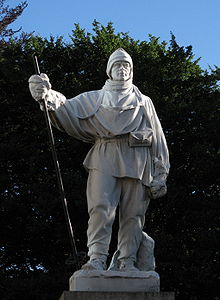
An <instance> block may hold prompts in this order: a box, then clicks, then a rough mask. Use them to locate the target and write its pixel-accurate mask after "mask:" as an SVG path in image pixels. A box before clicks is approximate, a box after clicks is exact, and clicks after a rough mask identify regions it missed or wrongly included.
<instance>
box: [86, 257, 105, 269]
mask: <svg viewBox="0 0 220 300" xmlns="http://www.w3.org/2000/svg"><path fill="white" fill-rule="evenodd" d="M106 259H107V257H106V256H105V255H99V256H95V257H90V260H89V261H87V263H86V264H84V265H83V266H82V268H81V269H82V270H86V271H94V270H97V271H104V270H106Z"/></svg>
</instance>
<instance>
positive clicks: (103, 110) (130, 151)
mask: <svg viewBox="0 0 220 300" xmlns="http://www.w3.org/2000/svg"><path fill="white" fill-rule="evenodd" d="M106 72H107V76H108V79H107V80H106V82H105V84H104V86H103V88H102V89H100V90H94V91H89V92H84V93H82V94H80V95H78V96H76V97H73V98H72V99H66V98H65V96H64V95H63V94H61V93H59V92H57V91H54V90H52V89H51V84H50V82H49V78H48V76H47V75H46V74H41V75H40V76H39V75H32V76H31V77H30V79H29V88H30V92H31V94H32V97H33V98H34V99H35V100H37V101H39V100H41V99H42V98H45V99H46V103H47V107H48V110H49V114H50V119H51V122H52V124H53V125H54V126H55V127H57V128H58V129H60V130H61V131H64V132H66V133H67V134H69V135H71V136H73V137H74V138H76V139H79V140H81V141H84V142H89V143H93V146H92V148H91V149H90V151H89V152H88V154H87V156H86V158H85V160H84V166H85V168H86V169H87V170H88V172H89V175H88V182H87V202H88V213H89V222H88V231H87V237H88V256H89V261H88V262H87V263H86V264H85V265H84V266H83V267H82V269H84V270H100V271H102V270H105V269H106V260H107V256H108V251H109V243H110V239H111V232H112V224H113V222H114V219H115V212H116V208H117V206H118V205H119V231H118V245H117V250H116V252H115V254H114V256H113V258H112V262H111V264H110V267H109V270H114V271H121V272H123V271H129V272H130V271H131V272H132V271H135V272H137V271H139V270H140V271H149V270H154V255H153V248H154V241H153V239H152V238H151V237H149V236H148V235H147V234H146V233H144V232H143V231H142V230H143V226H144V221H145V212H146V210H147V207H148V205H149V202H150V199H156V198H159V197H162V196H163V195H165V194H166V190H167V189H166V179H167V175H168V172H169V154H168V149H167V144H166V140H165V137H164V133H163V130H162V128H161V124H160V121H159V119H158V117H157V114H156V111H155V108H154V105H153V103H152V101H151V99H150V98H149V97H147V96H145V95H143V94H142V93H141V92H140V91H139V89H138V88H137V87H136V86H135V85H134V84H133V83H132V82H133V62H132V58H131V56H130V55H129V54H128V53H127V52H126V51H125V50H124V49H122V48H119V49H117V50H116V51H114V52H113V53H112V54H111V56H110V57H109V60H108V63H107V69H106ZM39 103H40V101H39Z"/></svg>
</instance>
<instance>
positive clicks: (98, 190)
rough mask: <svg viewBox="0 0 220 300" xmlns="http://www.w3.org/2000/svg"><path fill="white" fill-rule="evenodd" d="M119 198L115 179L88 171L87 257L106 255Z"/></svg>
mask: <svg viewBox="0 0 220 300" xmlns="http://www.w3.org/2000/svg"><path fill="white" fill-rule="evenodd" d="M119 198H120V186H119V184H118V182H117V179H116V178H115V177H112V176H109V175H107V174H103V173H101V172H99V171H97V170H90V171H89V177H88V182H87V201H88V213H89V222H88V230H87V237H88V248H89V253H88V255H89V256H90V258H94V257H95V256H96V255H108V250H109V244H110V239H111V233H112V224H113V222H114V219H115V211H116V207H117V205H118V202H119Z"/></svg>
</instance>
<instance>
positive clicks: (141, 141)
mask: <svg viewBox="0 0 220 300" xmlns="http://www.w3.org/2000/svg"><path fill="white" fill-rule="evenodd" d="M152 137H153V130H152V129H151V128H149V129H145V130H140V131H133V132H130V134H129V142H128V143H129V146H130V147H150V146H151V144H152Z"/></svg>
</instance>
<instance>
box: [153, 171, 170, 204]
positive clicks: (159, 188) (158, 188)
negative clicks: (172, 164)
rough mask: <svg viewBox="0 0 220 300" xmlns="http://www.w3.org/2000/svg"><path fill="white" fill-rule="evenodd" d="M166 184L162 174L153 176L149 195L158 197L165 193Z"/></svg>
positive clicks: (154, 197)
mask: <svg viewBox="0 0 220 300" xmlns="http://www.w3.org/2000/svg"><path fill="white" fill-rule="evenodd" d="M166 193H167V186H166V178H165V176H164V175H162V176H161V175H160V176H158V177H157V178H154V179H153V181H152V182H151V184H150V197H151V198H152V199H158V198H161V197H163V196H164V195H166Z"/></svg>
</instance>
